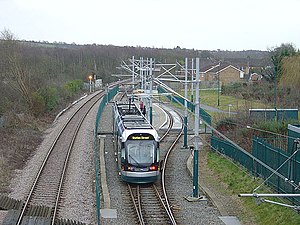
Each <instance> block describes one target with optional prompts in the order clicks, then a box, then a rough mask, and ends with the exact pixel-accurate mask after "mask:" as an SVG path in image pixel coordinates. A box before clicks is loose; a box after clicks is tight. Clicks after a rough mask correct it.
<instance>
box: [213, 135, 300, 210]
mask: <svg viewBox="0 0 300 225" xmlns="http://www.w3.org/2000/svg"><path fill="white" fill-rule="evenodd" d="M211 146H212V148H213V149H214V150H216V151H218V152H220V153H222V154H224V155H226V156H228V157H230V158H231V159H233V160H234V161H235V162H238V163H239V164H241V165H242V166H244V167H245V168H247V169H248V171H249V172H250V173H252V174H253V175H254V176H259V177H261V178H263V179H266V178H269V177H270V175H271V174H272V173H273V172H274V170H277V169H278V168H279V167H280V169H278V171H277V172H279V173H280V174H281V175H282V176H283V177H285V179H283V178H282V176H281V177H279V176H278V175H276V174H273V175H272V176H271V177H270V178H269V179H268V181H267V182H266V183H267V184H268V185H269V186H271V187H272V188H273V189H274V190H275V191H277V192H278V193H279V192H280V193H290V194H294V193H297V194H298V193H300V191H295V188H294V187H293V185H291V183H290V181H292V182H293V183H294V184H298V183H299V182H300V161H299V160H297V158H296V157H297V154H296V155H295V157H293V158H291V159H290V160H287V159H288V158H289V156H290V155H291V154H288V153H286V152H284V151H282V150H281V149H279V148H275V147H274V146H272V145H270V144H269V143H268V142H267V141H265V140H263V139H260V138H257V137H254V138H253V150H252V154H251V153H248V152H243V151H241V150H240V149H238V148H237V147H235V146H234V145H232V144H231V143H230V142H228V141H226V140H222V139H219V138H217V137H215V136H211ZM299 154H300V153H298V155H299ZM284 162H286V163H284ZM283 163H284V164H283ZM282 164H283V165H282ZM266 165H268V166H266ZM269 167H270V168H269ZM290 200H292V201H293V202H294V203H297V204H300V199H299V198H296V197H295V198H290Z"/></svg>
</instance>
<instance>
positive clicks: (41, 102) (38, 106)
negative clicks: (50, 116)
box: [31, 92, 46, 117]
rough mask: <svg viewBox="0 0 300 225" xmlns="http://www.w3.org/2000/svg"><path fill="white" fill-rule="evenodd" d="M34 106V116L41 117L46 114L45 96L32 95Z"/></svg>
mask: <svg viewBox="0 0 300 225" xmlns="http://www.w3.org/2000/svg"><path fill="white" fill-rule="evenodd" d="M31 98H32V105H31V111H32V113H33V115H34V116H36V117H37V116H40V115H41V114H43V113H44V112H45V105H46V104H45V99H44V98H43V96H42V95H41V94H40V93H38V92H33V93H32V97H31Z"/></svg>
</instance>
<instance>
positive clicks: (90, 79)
mask: <svg viewBox="0 0 300 225" xmlns="http://www.w3.org/2000/svg"><path fill="white" fill-rule="evenodd" d="M88 78H89V81H90V93H91V92H92V79H93V76H92V75H89V77H88Z"/></svg>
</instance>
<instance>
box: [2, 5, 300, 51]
mask: <svg viewBox="0 0 300 225" xmlns="http://www.w3.org/2000/svg"><path fill="white" fill-rule="evenodd" d="M299 10H300V0H284V1H282V0H251V1H250V0H248V1H243V0H151V1H150V0H149V1H146V0H0V31H3V30H4V29H8V30H10V31H11V32H12V33H13V34H15V36H16V37H17V38H18V39H24V40H35V41H49V42H54V41H56V42H66V43H73V42H75V43H77V44H93V43H96V44H112V45H118V46H142V47H159V48H160V47H164V48H174V47H176V46H180V47H181V48H189V49H191V48H194V49H199V50H216V49H221V50H248V49H255V50H267V49H268V48H272V47H276V46H279V45H280V44H281V43H293V44H294V45H295V47H296V48H300V11H299Z"/></svg>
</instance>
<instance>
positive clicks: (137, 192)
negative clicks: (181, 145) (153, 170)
mask: <svg viewBox="0 0 300 225" xmlns="http://www.w3.org/2000/svg"><path fill="white" fill-rule="evenodd" d="M167 114H168V116H169V124H168V128H167V130H166V131H165V133H164V134H163V135H162V138H161V140H165V139H168V136H169V134H170V132H171V130H172V127H173V124H174V120H173V116H172V115H171V114H170V113H169V112H167ZM181 119H182V118H181ZM182 132H183V127H182V129H180V130H179V131H177V132H176V134H175V136H173V135H172V137H171V139H172V144H171V145H170V146H169V148H168V150H167V151H166V153H165V157H164V161H163V164H162V168H161V169H162V173H161V182H160V183H158V182H157V183H153V184H149V185H132V184H128V185H127V187H128V192H129V194H130V198H131V202H132V206H133V209H134V211H135V213H136V214H135V215H136V221H137V223H138V224H141V225H144V224H173V225H175V224H177V222H176V220H175V216H174V214H173V210H172V207H171V206H170V203H169V199H168V195H167V191H166V178H165V177H166V170H167V162H168V158H169V156H170V153H171V151H172V149H173V148H174V147H175V145H176V143H177V142H178V140H179V139H180V137H181V135H182ZM174 139H175V141H174Z"/></svg>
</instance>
